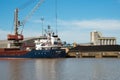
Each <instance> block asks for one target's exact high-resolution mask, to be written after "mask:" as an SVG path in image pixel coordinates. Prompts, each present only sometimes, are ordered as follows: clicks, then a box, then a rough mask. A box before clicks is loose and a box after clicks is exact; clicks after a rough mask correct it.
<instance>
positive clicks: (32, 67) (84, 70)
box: [0, 58, 120, 80]
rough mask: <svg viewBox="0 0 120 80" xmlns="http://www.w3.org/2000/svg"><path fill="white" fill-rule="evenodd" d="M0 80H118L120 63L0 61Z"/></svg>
mask: <svg viewBox="0 0 120 80" xmlns="http://www.w3.org/2000/svg"><path fill="white" fill-rule="evenodd" d="M0 80H120V59H117V58H113V59H112V58H106V59H95V58H92V59H89V58H62V59H0Z"/></svg>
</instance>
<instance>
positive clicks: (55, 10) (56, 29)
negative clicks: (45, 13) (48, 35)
mask: <svg viewBox="0 0 120 80" xmlns="http://www.w3.org/2000/svg"><path fill="white" fill-rule="evenodd" d="M55 15H56V35H57V34H58V30H57V27H58V24H57V18H58V15H57V0H55Z"/></svg>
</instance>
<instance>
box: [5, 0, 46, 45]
mask: <svg viewBox="0 0 120 80" xmlns="http://www.w3.org/2000/svg"><path fill="white" fill-rule="evenodd" d="M43 1H44V0H40V1H39V2H38V3H37V5H36V6H35V7H34V8H33V9H32V10H31V12H30V13H29V14H28V15H27V16H26V17H25V19H24V20H23V21H21V22H20V21H19V20H18V13H19V9H18V8H16V9H15V13H14V34H8V36H7V39H8V40H9V41H13V45H15V46H20V44H21V43H20V41H21V40H23V39H24V36H23V35H22V32H21V34H19V33H18V29H19V27H20V26H24V25H25V23H26V22H27V21H28V19H29V18H30V17H31V16H32V15H33V13H34V12H35V11H36V10H37V9H38V8H39V6H40V5H41V4H42V3H43Z"/></svg>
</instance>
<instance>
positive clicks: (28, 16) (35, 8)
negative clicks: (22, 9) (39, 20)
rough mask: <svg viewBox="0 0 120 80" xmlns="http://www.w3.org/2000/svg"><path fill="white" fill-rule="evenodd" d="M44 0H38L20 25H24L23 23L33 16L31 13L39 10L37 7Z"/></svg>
mask: <svg viewBox="0 0 120 80" xmlns="http://www.w3.org/2000/svg"><path fill="white" fill-rule="evenodd" d="M43 1H44V0H40V1H39V2H38V3H37V5H36V6H35V7H34V8H33V9H32V10H31V12H30V13H29V14H28V15H27V16H26V17H25V18H24V19H23V21H22V22H21V25H23V26H24V25H25V23H26V22H27V21H28V19H29V18H30V17H31V16H32V15H33V13H34V12H35V11H36V10H37V9H38V8H39V6H40V5H41V4H42V3H43Z"/></svg>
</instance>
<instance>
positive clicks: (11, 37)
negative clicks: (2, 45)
mask: <svg viewBox="0 0 120 80" xmlns="http://www.w3.org/2000/svg"><path fill="white" fill-rule="evenodd" d="M7 39H8V40H15V41H19V40H23V39H24V37H23V35H21V34H18V35H12V34H8V36H7Z"/></svg>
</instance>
